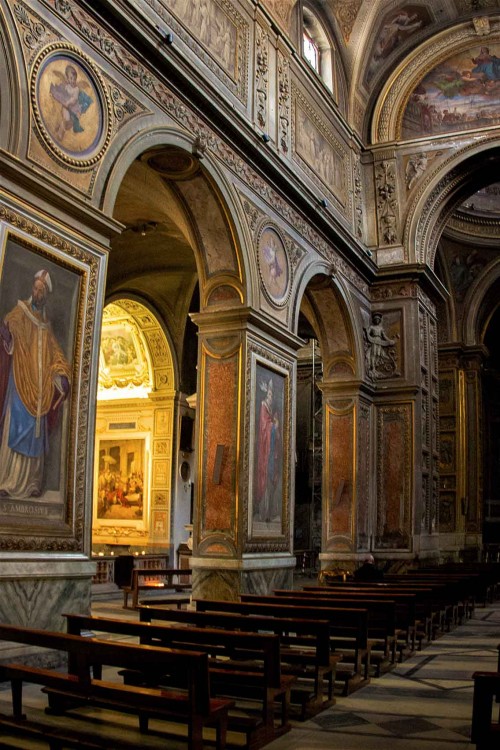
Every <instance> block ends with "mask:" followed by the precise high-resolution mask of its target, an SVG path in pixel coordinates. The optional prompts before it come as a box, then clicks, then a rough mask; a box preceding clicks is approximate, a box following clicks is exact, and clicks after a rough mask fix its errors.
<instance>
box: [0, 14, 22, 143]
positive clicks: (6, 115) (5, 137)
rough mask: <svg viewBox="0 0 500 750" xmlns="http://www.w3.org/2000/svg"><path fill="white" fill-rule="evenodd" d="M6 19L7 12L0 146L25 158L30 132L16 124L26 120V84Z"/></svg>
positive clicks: (1, 23) (0, 33) (0, 39)
mask: <svg viewBox="0 0 500 750" xmlns="http://www.w3.org/2000/svg"><path fill="white" fill-rule="evenodd" d="M9 18H10V14H9V13H0V91H1V92H2V97H1V101H0V133H1V134H2V142H1V144H0V145H1V147H2V148H4V149H5V150H6V151H8V152H9V153H13V154H19V155H20V156H24V154H25V152H26V149H27V145H26V144H27V139H28V133H29V130H28V128H20V127H19V122H28V121H29V114H28V113H29V101H28V93H27V92H28V91H29V84H28V82H27V81H25V80H24V79H23V80H20V79H21V76H22V73H21V72H20V68H19V66H18V64H17V63H16V60H21V59H22V53H21V50H20V46H19V43H18V40H17V34H16V31H15V27H14V25H13V24H12V23H10V24H9V21H8V19H9ZM23 92H24V93H23Z"/></svg>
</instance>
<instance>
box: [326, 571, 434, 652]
mask: <svg viewBox="0 0 500 750" xmlns="http://www.w3.org/2000/svg"><path fill="white" fill-rule="evenodd" d="M323 585H324V586H325V588H328V589H335V590H337V591H342V592H344V591H353V592H355V591H363V592H364V593H365V594H368V592H370V594H377V595H379V594H380V592H383V593H384V594H389V596H390V597H393V595H395V594H402V595H405V594H406V595H413V596H414V597H415V615H416V620H415V622H416V628H415V631H414V633H413V634H412V640H411V648H412V650H413V649H414V648H415V643H416V642H418V648H419V649H421V648H422V643H423V642H424V641H428V642H430V641H431V640H432V638H433V632H434V631H433V623H434V622H435V621H436V620H439V619H441V608H440V604H439V596H438V595H437V593H436V591H434V590H433V587H432V585H431V584H418V583H417V584H416V585H411V584H406V585H403V584H401V585H399V584H388V583H377V582H365V581H346V582H345V583H342V582H329V583H328V584H323Z"/></svg>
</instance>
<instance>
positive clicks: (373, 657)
mask: <svg viewBox="0 0 500 750" xmlns="http://www.w3.org/2000/svg"><path fill="white" fill-rule="evenodd" d="M273 599H275V600H282V601H284V602H287V603H288V602H290V603H293V604H299V605H304V604H307V605H308V606H311V607H316V606H317V607H323V606H334V607H349V608H352V607H355V608H359V609H367V610H368V614H369V618H368V638H369V640H370V645H371V650H370V665H371V667H372V668H373V674H374V676H375V677H380V675H381V674H384V673H385V672H388V671H389V670H390V669H392V668H393V667H394V666H395V664H396V644H397V633H396V603H395V601H394V600H392V599H390V598H378V599H377V598H374V597H369V596H354V597H342V596H341V595H337V596H335V598H334V597H332V595H328V594H325V595H324V596H323V595H322V593H319V592H318V593H312V592H310V591H304V590H302V591H295V590H290V589H275V591H274V597H273V596H260V595H258V594H242V595H241V601H243V602H246V601H262V602H265V601H272V600H273Z"/></svg>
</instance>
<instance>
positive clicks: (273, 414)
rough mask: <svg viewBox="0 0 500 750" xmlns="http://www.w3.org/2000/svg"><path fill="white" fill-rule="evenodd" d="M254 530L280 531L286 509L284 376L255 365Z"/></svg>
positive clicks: (259, 532)
mask: <svg viewBox="0 0 500 750" xmlns="http://www.w3.org/2000/svg"><path fill="white" fill-rule="evenodd" d="M256 384H257V391H258V397H257V399H256V403H255V435H254V477H253V505H252V508H253V510H252V531H253V535H254V536H263V535H264V536H266V535H267V536H269V535H276V534H280V533H281V525H282V512H283V416H284V377H283V376H282V375H280V374H279V373H276V372H272V371H271V370H269V369H268V368H267V367H263V366H262V365H260V364H257V366H256Z"/></svg>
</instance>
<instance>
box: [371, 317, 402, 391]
mask: <svg viewBox="0 0 500 750" xmlns="http://www.w3.org/2000/svg"><path fill="white" fill-rule="evenodd" d="M365 335H366V340H367V343H368V349H367V353H366V355H367V361H368V373H369V374H370V375H371V376H372V377H374V376H375V375H376V374H377V370H378V368H379V366H380V364H381V362H382V361H383V360H385V359H387V355H386V352H385V350H386V349H387V347H390V346H394V343H395V342H394V340H393V339H390V338H389V337H388V336H387V334H386V332H385V331H384V327H383V325H382V315H381V314H380V313H374V315H373V317H372V323H371V325H369V326H368V327H367V328H365Z"/></svg>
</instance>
